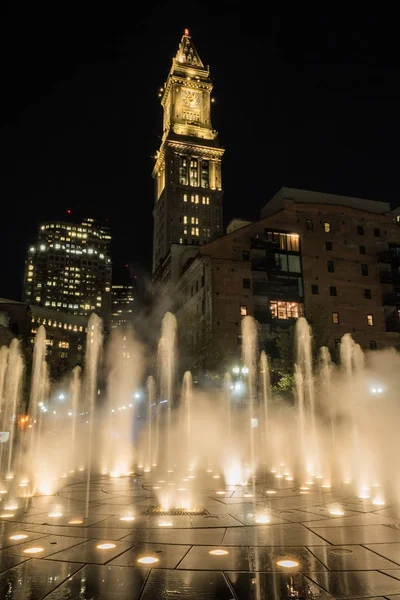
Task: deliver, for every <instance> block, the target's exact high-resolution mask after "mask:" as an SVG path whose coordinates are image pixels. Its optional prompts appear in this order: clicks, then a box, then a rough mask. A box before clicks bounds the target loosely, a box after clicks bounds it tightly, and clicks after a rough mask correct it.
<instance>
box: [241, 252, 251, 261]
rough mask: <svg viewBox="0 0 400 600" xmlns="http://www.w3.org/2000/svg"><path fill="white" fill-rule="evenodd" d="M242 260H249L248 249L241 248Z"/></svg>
mask: <svg viewBox="0 0 400 600" xmlns="http://www.w3.org/2000/svg"><path fill="white" fill-rule="evenodd" d="M242 260H250V250H242Z"/></svg>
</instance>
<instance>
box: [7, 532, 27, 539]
mask: <svg viewBox="0 0 400 600" xmlns="http://www.w3.org/2000/svg"><path fill="white" fill-rule="evenodd" d="M27 537H28V536H27V535H25V534H24V533H18V534H16V535H11V536H10V537H9V538H8V539H9V540H25V539H26V538H27Z"/></svg>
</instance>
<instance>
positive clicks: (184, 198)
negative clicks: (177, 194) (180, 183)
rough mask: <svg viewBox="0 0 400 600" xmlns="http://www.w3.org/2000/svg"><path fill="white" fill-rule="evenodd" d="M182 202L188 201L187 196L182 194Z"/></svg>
mask: <svg viewBox="0 0 400 600" xmlns="http://www.w3.org/2000/svg"><path fill="white" fill-rule="evenodd" d="M183 201H184V202H187V201H188V195H187V194H183Z"/></svg>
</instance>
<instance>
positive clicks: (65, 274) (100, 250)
mask: <svg viewBox="0 0 400 600" xmlns="http://www.w3.org/2000/svg"><path fill="white" fill-rule="evenodd" d="M110 243H111V236H110V232H109V230H108V228H107V227H105V226H103V225H102V224H100V223H98V222H96V221H95V220H94V219H91V218H85V219H82V220H81V221H80V222H69V221H54V222H48V223H43V224H42V225H41V226H40V229H39V233H38V237H37V240H36V243H35V244H34V245H32V246H30V248H29V251H28V257H27V260H26V265H25V275H24V292H23V301H24V302H26V303H27V304H30V305H37V306H42V307H44V308H49V309H52V310H56V311H60V312H65V313H70V314H74V315H80V316H88V315H90V314H91V313H93V312H96V313H97V314H98V315H99V316H101V317H102V318H103V319H104V321H105V323H107V322H108V320H109V316H110V312H111V268H112V267H111V257H110Z"/></svg>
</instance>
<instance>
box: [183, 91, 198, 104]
mask: <svg viewBox="0 0 400 600" xmlns="http://www.w3.org/2000/svg"><path fill="white" fill-rule="evenodd" d="M182 102H183V105H184V106H188V107H189V108H200V102H201V95H200V93H199V92H195V91H193V90H182Z"/></svg>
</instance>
